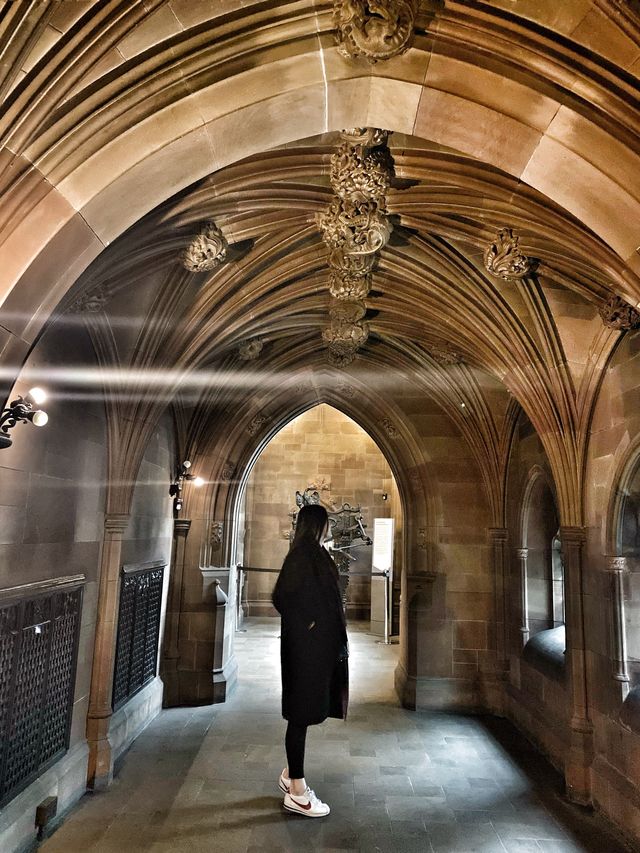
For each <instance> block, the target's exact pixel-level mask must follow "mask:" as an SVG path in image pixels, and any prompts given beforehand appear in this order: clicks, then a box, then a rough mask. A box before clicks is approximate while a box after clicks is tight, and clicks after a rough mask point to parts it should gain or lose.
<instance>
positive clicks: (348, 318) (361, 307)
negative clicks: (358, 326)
mask: <svg viewBox="0 0 640 853" xmlns="http://www.w3.org/2000/svg"><path fill="white" fill-rule="evenodd" d="M366 313H367V306H366V305H365V304H364V302H361V301H359V300H356V301H347V300H344V299H334V300H333V301H332V302H331V305H330V306H329V316H330V317H331V320H332V321H333V322H336V323H339V324H342V325H352V324H354V323H357V322H358V321H359V320H362V318H363V317H364V315H365V314H366Z"/></svg>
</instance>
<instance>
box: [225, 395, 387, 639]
mask: <svg viewBox="0 0 640 853" xmlns="http://www.w3.org/2000/svg"><path fill="white" fill-rule="evenodd" d="M305 491H307V493H310V492H311V493H312V492H315V493H317V496H318V499H319V501H320V502H321V503H322V504H324V505H325V506H326V507H327V509H328V510H329V511H331V510H333V511H338V510H340V509H341V508H342V507H343V506H344V505H345V504H348V505H349V506H350V507H355V508H359V512H360V514H361V515H362V521H363V525H364V526H365V530H366V533H367V534H368V535H369V536H373V533H374V519H376V518H392V519H393V520H394V575H393V577H394V581H393V587H394V588H395V589H396V594H395V595H393V596H392V601H395V602H397V599H398V592H399V586H400V575H401V569H402V566H401V562H402V547H401V545H402V530H403V519H402V506H401V501H400V496H399V493H398V489H397V486H396V481H395V479H394V477H393V473H392V471H391V468H390V466H389V463H388V462H387V460H386V459H385V457H384V454H383V453H382V451H381V450H380V448H379V447H378V446H377V444H376V443H375V442H374V440H373V439H372V438H371V436H370V435H369V434H368V433H367V432H366V431H365V430H364V429H363V428H362V427H361V426H359V425H358V424H357V423H355V421H353V420H352V419H351V418H349V417H348V416H347V415H345V414H344V413H343V412H341V411H339V410H338V409H335V408H333V407H332V406H330V405H328V404H326V403H321V404H318V405H316V406H314V407H313V408H311V409H309V410H307V411H306V412H304V413H303V414H301V415H299V416H298V417H296V418H294V419H293V420H291V421H290V422H289V423H288V424H287V425H286V426H285V427H283V428H282V429H281V430H280V431H279V432H278V433H277V434H276V435H275V436H274V437H273V438H272V439H271V441H270V442H269V443H268V444H267V445H266V446H265V447H264V449H263V450H262V452H261V453H260V455H259V456H258V458H257V459H256V461H255V462H254V464H253V466H252V468H251V471H250V473H249V476H248V478H247V481H246V483H245V487H244V490H243V493H242V495H241V497H240V504H239V507H238V512H237V514H236V520H237V531H236V534H237V539H236V543H237V544H236V562H237V563H239V564H241V565H243V566H246V567H248V569H249V570H248V571H247V572H246V573H245V577H244V583H243V586H242V591H241V601H240V606H241V608H242V616H243V619H244V620H245V622H246V623H247V624H250V620H251V619H252V618H272V617H276V616H277V613H276V611H275V609H274V608H273V606H272V604H271V593H272V590H273V586H274V584H275V580H276V577H277V572H278V571H279V570H280V567H281V566H282V562H283V560H284V558H285V557H286V555H287V552H288V550H289V543H290V536H291V533H292V523H293V516H294V514H295V512H296V510H297V509H298V505H297V504H296V493H298V494H299V495H302V494H304V493H305ZM354 541H355V540H354ZM349 554H350V558H349V578H348V586H347V590H346V614H347V620H348V621H349V622H350V623H351V624H352V625H354V626H355V623H358V626H359V628H360V629H361V630H362V629H364V626H365V624H368V623H369V620H370V619H371V599H372V578H371V571H372V557H373V547H372V546H371V545H367V544H364V543H362V542H361V540H358V541H357V542H356V547H354V548H352V549H351V550H350V551H349ZM374 599H375V588H374ZM395 609H396V614H395V618H394V619H393V620H392V631H393V629H394V628H395V629H396V630H397V623H398V618H397V606H396V608H395Z"/></svg>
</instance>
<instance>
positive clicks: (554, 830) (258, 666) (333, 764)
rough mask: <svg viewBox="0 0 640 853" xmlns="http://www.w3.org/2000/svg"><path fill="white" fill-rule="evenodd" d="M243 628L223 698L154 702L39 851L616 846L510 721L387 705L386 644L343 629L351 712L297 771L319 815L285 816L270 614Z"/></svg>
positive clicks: (452, 851) (389, 671)
mask: <svg viewBox="0 0 640 853" xmlns="http://www.w3.org/2000/svg"><path fill="white" fill-rule="evenodd" d="M247 628H248V630H247V632H246V633H244V634H238V635H237V638H236V643H237V656H238V663H239V668H240V669H239V671H240V680H239V684H238V688H237V690H236V692H235V694H234V695H233V696H232V697H231V699H230V700H229V701H228V702H227V703H225V704H223V705H216V706H211V707H204V708H177V709H176V708H174V709H170V710H166V711H163V712H162V713H161V714H160V716H159V717H158V718H157V719H156V720H154V721H153V722H152V723H151V724H150V725H149V726H148V728H147V729H146V730H145V731H144V732H143V733H142V734H141V735H140V737H139V738H138V739H137V741H136V742H135V743H134V744H133V746H132V747H131V749H130V750H129V752H128V753H127V754H126V755H125V756H123V757H122V759H121V760H120V761H119V762H118V773H117V777H116V779H115V780H114V783H113V785H112V787H111V788H110V789H109V790H108V791H106V792H104V793H102V794H95V795H91V796H87V797H85V798H84V799H83V800H82V801H81V802H80V803H79V804H78V806H77V807H76V808H75V809H74V810H73V812H72V813H71V815H69V816H68V818H67V820H66V821H65V822H64V823H63V824H62V826H61V827H60V828H59V829H58V830H57V831H56V832H55V833H54V834H53V835H52V836H51V837H50V838H48V839H47V840H45V841H44V843H43V844H42V845H41V853H205V851H206V853H290V851H291V853H303V851H304V853H307V851H316V850H317V851H322V853H331V851H333V853H337V851H348V850H358V851H360V853H387V851H388V853H465V851H469V853H470V851H474V853H476V851H480V853H493V851H498V853H542V851H545V853H622V851H623V849H624V848H623V847H622V846H620V845H619V844H618V842H617V841H616V840H615V839H614V838H613V836H612V835H611V834H610V832H609V830H608V829H607V827H606V825H605V824H604V822H603V821H601V820H599V819H598V818H597V817H594V816H590V815H587V814H586V813H585V812H584V811H582V810H579V809H575V808H574V807H573V806H571V805H570V804H568V803H567V802H566V801H565V799H564V797H563V795H562V787H561V780H560V777H559V776H558V774H556V773H555V771H554V770H553V769H552V768H551V767H550V766H549V765H548V764H547V763H546V762H545V761H544V760H543V759H542V758H541V757H540V756H539V755H538V754H537V753H535V751H534V750H533V749H532V747H531V745H530V744H528V742H527V741H526V740H525V739H524V738H522V737H521V736H520V735H519V734H518V732H517V731H516V730H515V729H514V728H513V727H512V726H510V725H509V724H508V723H507V722H505V721H503V720H497V719H494V718H490V717H471V716H464V715H458V714H454V713H438V712H417V713H416V712H410V711H407V710H405V709H402V708H400V707H398V704H397V700H396V698H395V694H394V692H393V672H394V668H395V665H396V660H397V652H398V649H397V646H395V647H394V646H378V645H376V644H375V639H374V638H372V637H370V636H368V635H367V634H366V632H365V629H364V628H363V627H362V626H355V627H352V628H351V638H352V639H351V650H352V657H351V668H352V673H353V680H352V685H351V687H352V689H351V695H352V703H351V708H350V713H349V719H348V720H347V721H346V722H343V721H339V720H327V721H326V723H324V724H323V725H322V726H314V727H312V728H311V729H310V730H309V736H308V740H307V745H308V746H307V762H306V772H307V778H308V780H309V781H310V783H311V784H312V786H313V787H314V788H315V789H316V791H317V793H318V795H319V796H320V797H321V798H322V799H323V800H325V801H326V802H328V803H329V805H330V806H331V808H332V812H331V814H330V815H329V816H328V817H327V818H322V819H319V820H309V819H308V818H304V817H301V816H298V815H292V814H290V813H288V812H286V811H284V809H283V808H282V795H281V794H280V792H279V791H278V789H277V781H278V776H279V774H280V771H281V770H282V768H283V766H284V765H285V763H286V759H285V756H284V748H283V739H284V731H285V726H286V724H285V722H284V721H283V720H282V718H281V716H280V696H279V690H275V689H274V684H276V685H277V684H278V683H279V672H278V663H279V643H278V631H279V623H278V622H277V621H275V620H249V622H248V625H247ZM578 839H579V840H578Z"/></svg>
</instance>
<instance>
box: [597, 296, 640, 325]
mask: <svg viewBox="0 0 640 853" xmlns="http://www.w3.org/2000/svg"><path fill="white" fill-rule="evenodd" d="M598 313H599V314H600V316H601V317H602V322H603V323H604V325H605V326H607V328H609V329H617V330H618V331H620V332H628V331H630V330H631V329H638V328H640V311H638V310H637V308H634V307H633V305H629V303H628V302H625V300H624V299H622V298H621V297H620V296H611V297H610V298H609V299H607V301H606V302H605V303H604V305H602V306H601V307H600V308H599V309H598Z"/></svg>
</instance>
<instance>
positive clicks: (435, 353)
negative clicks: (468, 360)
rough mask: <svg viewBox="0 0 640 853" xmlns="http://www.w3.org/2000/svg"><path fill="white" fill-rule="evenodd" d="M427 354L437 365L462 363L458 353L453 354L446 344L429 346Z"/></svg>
mask: <svg viewBox="0 0 640 853" xmlns="http://www.w3.org/2000/svg"><path fill="white" fill-rule="evenodd" d="M428 353H429V355H430V356H431V358H432V359H433V360H434V361H435V362H437V363H438V364H443V365H445V364H462V363H463V362H464V359H463V357H462V356H461V355H460V353H458V352H455V350H453V349H451V347H450V346H448V345H447V344H442V345H434V346H431V347H429V348H428Z"/></svg>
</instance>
